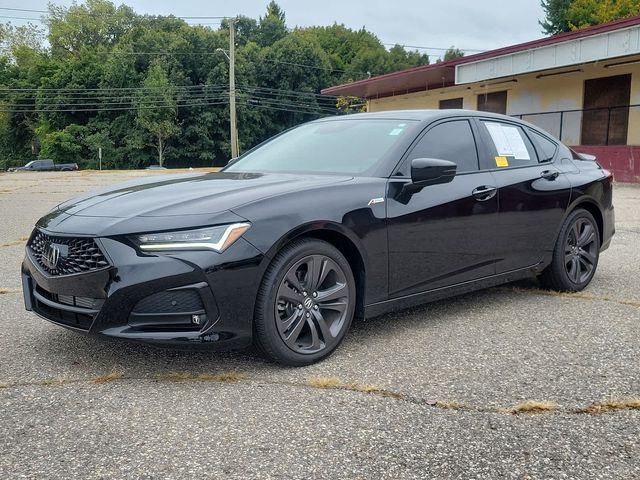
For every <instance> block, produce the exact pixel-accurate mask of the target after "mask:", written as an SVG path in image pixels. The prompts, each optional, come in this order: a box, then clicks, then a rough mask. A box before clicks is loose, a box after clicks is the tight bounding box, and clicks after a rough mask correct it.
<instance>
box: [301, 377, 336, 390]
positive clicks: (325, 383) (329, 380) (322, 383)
mask: <svg viewBox="0 0 640 480" xmlns="http://www.w3.org/2000/svg"><path fill="white" fill-rule="evenodd" d="M307 385H309V386H310V387H313V388H327V389H331V388H339V387H340V385H342V382H341V381H340V380H338V379H337V378H336V377H313V378H310V379H309V380H307Z"/></svg>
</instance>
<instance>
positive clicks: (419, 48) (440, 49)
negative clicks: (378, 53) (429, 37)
mask: <svg viewBox="0 0 640 480" xmlns="http://www.w3.org/2000/svg"><path fill="white" fill-rule="evenodd" d="M382 45H384V46H386V47H395V46H396V45H398V46H400V47H402V48H416V49H418V50H439V51H443V52H446V51H447V50H449V49H451V47H447V48H445V47H421V46H418V45H404V44H402V43H383V44H382ZM453 48H457V49H458V50H462V51H463V52H474V53H481V52H486V50H477V49H474V48H458V47H453Z"/></svg>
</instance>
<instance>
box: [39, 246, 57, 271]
mask: <svg viewBox="0 0 640 480" xmlns="http://www.w3.org/2000/svg"><path fill="white" fill-rule="evenodd" d="M42 261H43V263H44V265H45V266H46V267H47V268H49V269H51V270H55V269H56V268H58V262H59V261H60V246H58V245H56V244H53V243H50V244H49V245H47V247H46V249H45V251H44V253H43V254H42Z"/></svg>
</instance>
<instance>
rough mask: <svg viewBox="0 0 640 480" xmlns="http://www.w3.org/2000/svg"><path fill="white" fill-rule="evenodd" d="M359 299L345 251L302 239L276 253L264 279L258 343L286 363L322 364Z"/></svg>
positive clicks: (342, 333) (257, 314)
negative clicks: (320, 362) (341, 251)
mask: <svg viewBox="0 0 640 480" xmlns="http://www.w3.org/2000/svg"><path fill="white" fill-rule="evenodd" d="M315 272H318V273H315ZM314 294H315V295H314ZM355 303H356V285H355V280H354V278H353V273H352V272H351V267H350V266H349V262H347V260H346V258H345V257H344V255H342V253H340V251H339V250H338V249H336V248H335V247H334V246H333V245H331V244H329V243H327V242H324V241H322V240H317V239H312V238H308V239H301V240H296V241H294V242H292V243H290V244H289V245H287V246H285V247H284V248H283V249H282V250H281V251H280V252H279V253H278V254H277V255H276V257H275V258H274V259H273V261H272V262H271V264H270V265H269V268H268V269H267V271H266V273H265V275H264V278H263V279H262V284H261V286H260V289H259V291H258V296H257V298H256V308H255V318H254V334H255V335H254V336H255V343H256V345H257V347H258V348H259V349H260V350H261V351H262V353H263V354H264V355H265V356H266V357H267V358H269V359H271V360H273V361H276V362H278V363H281V364H284V365H289V366H296V367H300V366H305V365H310V364H312V363H315V362H318V361H320V360H322V359H323V358H325V357H327V356H328V355H330V354H331V353H332V352H333V351H334V350H335V349H336V348H337V347H338V345H340V343H341V342H342V340H344V337H345V335H346V333H347V331H348V330H349V327H350V326H351V322H352V320H353V315H354V311H355Z"/></svg>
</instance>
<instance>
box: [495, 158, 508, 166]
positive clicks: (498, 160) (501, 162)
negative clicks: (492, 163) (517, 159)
mask: <svg viewBox="0 0 640 480" xmlns="http://www.w3.org/2000/svg"><path fill="white" fill-rule="evenodd" d="M496 165H497V166H499V167H508V166H509V161H508V160H507V157H496Z"/></svg>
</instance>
